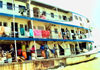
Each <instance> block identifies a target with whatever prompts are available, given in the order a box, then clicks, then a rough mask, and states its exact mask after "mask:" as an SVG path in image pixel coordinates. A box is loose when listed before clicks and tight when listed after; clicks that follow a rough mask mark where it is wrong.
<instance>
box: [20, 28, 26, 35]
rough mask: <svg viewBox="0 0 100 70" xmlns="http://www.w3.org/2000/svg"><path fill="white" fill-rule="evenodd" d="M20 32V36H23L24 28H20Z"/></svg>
mask: <svg viewBox="0 0 100 70" xmlns="http://www.w3.org/2000/svg"><path fill="white" fill-rule="evenodd" d="M20 32H21V35H23V36H24V35H25V30H24V28H20Z"/></svg>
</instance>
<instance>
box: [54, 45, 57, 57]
mask: <svg viewBox="0 0 100 70" xmlns="http://www.w3.org/2000/svg"><path fill="white" fill-rule="evenodd" d="M53 49H54V51H55V53H54V57H55V58H57V57H58V56H57V47H56V44H54V47H53Z"/></svg>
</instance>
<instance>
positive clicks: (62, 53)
mask: <svg viewBox="0 0 100 70" xmlns="http://www.w3.org/2000/svg"><path fill="white" fill-rule="evenodd" d="M58 47H59V51H60V52H59V53H60V55H64V49H63V48H62V47H61V46H60V45H59V44H58Z"/></svg>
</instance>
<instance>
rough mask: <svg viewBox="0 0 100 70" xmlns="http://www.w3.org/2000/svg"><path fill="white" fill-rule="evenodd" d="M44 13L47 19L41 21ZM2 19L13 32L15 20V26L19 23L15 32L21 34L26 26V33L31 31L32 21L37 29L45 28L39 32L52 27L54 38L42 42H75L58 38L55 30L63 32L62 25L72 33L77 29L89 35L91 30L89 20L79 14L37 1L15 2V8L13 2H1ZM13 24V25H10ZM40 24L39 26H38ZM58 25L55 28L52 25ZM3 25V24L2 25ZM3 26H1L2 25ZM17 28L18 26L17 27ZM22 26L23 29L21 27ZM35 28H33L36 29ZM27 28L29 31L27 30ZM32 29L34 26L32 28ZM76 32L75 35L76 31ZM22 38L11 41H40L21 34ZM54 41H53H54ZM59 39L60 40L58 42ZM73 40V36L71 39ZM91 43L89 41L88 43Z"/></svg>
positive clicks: (0, 12)
mask: <svg viewBox="0 0 100 70" xmlns="http://www.w3.org/2000/svg"><path fill="white" fill-rule="evenodd" d="M22 8H24V12H23V15H22V14H21V11H22ZM42 13H44V14H45V18H46V19H41V18H40V15H41V14H42ZM0 17H2V18H1V20H2V23H5V22H8V27H10V28H11V29H10V31H13V29H12V28H13V26H12V22H13V21H14V19H15V24H17V23H18V26H17V27H15V31H16V28H17V31H18V32H19V33H20V28H23V27H24V25H25V31H27V30H28V29H29V27H28V22H30V21H31V20H32V21H33V22H32V23H33V24H34V26H35V27H36V29H39V27H40V26H39V25H41V26H43V29H42V28H40V29H39V30H48V29H46V28H47V26H49V27H50V30H49V31H51V34H52V38H51V37H50V39H41V40H42V41H73V40H63V39H62V38H59V37H58V34H57V33H56V32H55V30H57V29H58V32H61V29H59V28H60V26H59V25H62V26H61V28H62V30H63V28H64V29H65V28H66V27H65V26H68V29H69V31H70V33H71V31H72V33H73V30H74V29H75V30H77V28H80V30H82V31H85V32H86V33H85V34H84V35H86V34H87V33H89V32H88V31H89V30H90V29H89V28H88V27H89V26H88V24H89V20H88V19H87V18H86V17H84V16H82V15H79V14H77V13H74V12H71V11H66V10H63V9H60V8H57V7H55V6H51V5H47V4H44V3H40V2H37V1H31V3H30V2H29V1H28V0H14V6H13V4H12V0H1V1H0ZM44 22H45V23H44ZM10 23H11V24H10ZM37 23H38V24H37ZM51 23H52V24H56V25H55V26H53V25H52V24H51ZM2 25H3V24H2ZM0 26H1V25H0ZM15 26H16V25H15ZM21 26H22V27H21ZM34 26H33V27H34ZM26 28H27V29H26ZM31 28H32V26H31ZM75 30H74V33H76V31H75ZM19 37H20V38H10V39H11V40H22V39H23V40H36V41H39V40H40V38H38V39H36V38H35V39H30V38H29V39H28V38H26V39H24V38H23V37H22V36H21V34H19ZM2 39H4V40H10V39H9V38H1V40H2ZM52 39H53V40H52ZM58 39H59V40H58ZM70 39H72V36H71V38H70ZM87 40H90V39H85V40H84V41H87ZM74 41H82V40H74ZM87 42H89V41H87Z"/></svg>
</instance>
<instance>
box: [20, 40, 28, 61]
mask: <svg viewBox="0 0 100 70" xmlns="http://www.w3.org/2000/svg"><path fill="white" fill-rule="evenodd" d="M21 44H22V56H24V58H25V59H26V58H27V54H26V42H23V41H21Z"/></svg>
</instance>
